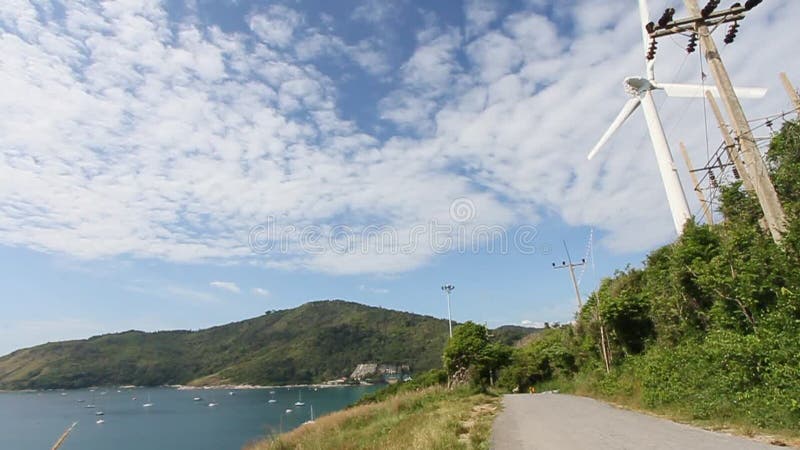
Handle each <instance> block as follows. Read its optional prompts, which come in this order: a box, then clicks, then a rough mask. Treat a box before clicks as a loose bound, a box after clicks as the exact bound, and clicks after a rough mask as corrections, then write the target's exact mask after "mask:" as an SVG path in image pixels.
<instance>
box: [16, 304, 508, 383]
mask: <svg viewBox="0 0 800 450" xmlns="http://www.w3.org/2000/svg"><path fill="white" fill-rule="evenodd" d="M515 331H516V332H519V330H515ZM503 336H504V337H506V335H505V333H503ZM446 338H447V322H446V321H445V320H442V319H436V318H433V317H430V316H421V315H418V314H412V313H406V312H400V311H392V310H387V309H383V308H376V307H370V306H365V305H361V304H357V303H351V302H345V301H339V300H336V301H319V302H311V303H306V304H304V305H302V306H300V307H297V308H294V309H287V310H282V311H275V312H270V313H267V314H265V315H263V316H261V317H256V318H253V319H249V320H245V321H242V322H235V323H231V324H228V325H223V326H218V327H214V328H209V329H205V330H200V331H163V332H156V333H144V332H140V331H128V332H124V333H118V334H110V335H103V336H97V337H93V338H89V339H86V340H78V341H65V342H56V343H49V344H44V345H40V346H37V347H32V348H28V349H23V350H18V351H15V352H14V353H11V354H9V355H7V356H4V357H2V358H0V389H43V388H60V387H64V388H77V387H85V386H92V385H124V384H135V385H159V384H191V383H194V384H217V383H249V384H282V383H310V382H316V381H322V380H326V379H331V378H335V377H340V376H345V375H349V373H350V371H351V370H352V369H353V368H354V367H355V366H356V364H358V363H361V362H367V361H375V362H382V363H396V364H409V365H410V366H411V369H412V370H413V371H414V372H417V371H423V370H428V369H431V368H434V367H439V366H441V355H442V349H443V348H444V344H445V341H446Z"/></svg>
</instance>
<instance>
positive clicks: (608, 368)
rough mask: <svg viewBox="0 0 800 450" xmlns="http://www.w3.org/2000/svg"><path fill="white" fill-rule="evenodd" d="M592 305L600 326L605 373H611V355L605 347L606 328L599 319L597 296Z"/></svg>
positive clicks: (598, 297) (598, 298)
mask: <svg viewBox="0 0 800 450" xmlns="http://www.w3.org/2000/svg"><path fill="white" fill-rule="evenodd" d="M596 300H597V301H596V302H595V304H594V318H595V320H596V321H597V323H598V324H599V325H600V351H601V352H602V353H603V363H605V365H606V373H611V361H610V359H611V355H610V349H609V348H608V347H609V346H607V345H606V340H607V338H606V327H605V325H603V319H602V317H600V296H599V295H597V297H596Z"/></svg>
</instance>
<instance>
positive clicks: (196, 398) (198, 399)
mask: <svg viewBox="0 0 800 450" xmlns="http://www.w3.org/2000/svg"><path fill="white" fill-rule="evenodd" d="M202 399H203V398H202V397H195V398H193V399H192V400H193V401H196V402H199V401H200V400H202Z"/></svg>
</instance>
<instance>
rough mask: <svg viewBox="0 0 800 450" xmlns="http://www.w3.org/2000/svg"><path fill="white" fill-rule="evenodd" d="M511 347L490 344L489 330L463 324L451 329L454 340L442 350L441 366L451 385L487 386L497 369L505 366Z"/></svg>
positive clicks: (475, 325) (470, 323)
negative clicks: (442, 363) (471, 384)
mask: <svg viewBox="0 0 800 450" xmlns="http://www.w3.org/2000/svg"><path fill="white" fill-rule="evenodd" d="M510 356H511V348H510V347H508V346H505V345H503V344H500V343H497V342H492V341H491V339H490V336H489V329H488V328H486V327H485V326H483V325H478V324H476V323H474V322H466V323H464V324H463V325H459V326H457V327H456V328H455V329H454V330H453V337H452V338H451V339H450V340H449V341H448V342H447V345H446V346H445V349H444V355H443V359H444V367H445V369H446V370H447V373H448V374H450V383H451V384H462V383H468V382H469V383H473V384H476V385H480V386H486V385H488V384H489V383H490V382H491V380H492V379H493V377H494V374H496V373H497V370H498V369H499V368H500V367H502V366H504V365H506V364H507V363H508V360H509V358H510Z"/></svg>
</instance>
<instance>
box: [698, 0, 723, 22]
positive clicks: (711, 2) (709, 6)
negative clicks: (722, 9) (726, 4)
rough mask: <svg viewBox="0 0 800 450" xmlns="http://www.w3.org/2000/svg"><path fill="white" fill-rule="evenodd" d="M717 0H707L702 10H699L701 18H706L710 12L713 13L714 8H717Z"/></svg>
mask: <svg viewBox="0 0 800 450" xmlns="http://www.w3.org/2000/svg"><path fill="white" fill-rule="evenodd" d="M719 1H720V0H708V3H706V6H705V7H704V8H703V10H702V11H700V15H701V16H703V18H707V17H708V16H710V15H711V13H713V12H714V10H715V9H717V6H719Z"/></svg>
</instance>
